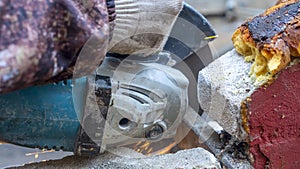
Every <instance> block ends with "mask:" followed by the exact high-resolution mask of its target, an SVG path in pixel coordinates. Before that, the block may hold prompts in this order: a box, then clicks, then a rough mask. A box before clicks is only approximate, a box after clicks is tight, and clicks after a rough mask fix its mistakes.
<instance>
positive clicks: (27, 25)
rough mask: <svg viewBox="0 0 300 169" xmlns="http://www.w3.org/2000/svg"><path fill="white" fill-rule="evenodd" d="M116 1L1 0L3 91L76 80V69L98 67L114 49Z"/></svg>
mask: <svg viewBox="0 0 300 169" xmlns="http://www.w3.org/2000/svg"><path fill="white" fill-rule="evenodd" d="M110 2H111V0H1V1H0V93H4V92H8V91H12V90H16V89H20V88H24V87H27V86H30V85H33V84H37V83H41V82H42V83H43V82H45V81H49V80H50V81H52V80H62V79H66V78H70V77H72V75H73V72H74V67H75V69H76V71H77V72H80V73H77V74H78V75H86V74H89V73H91V72H92V71H94V70H95V68H96V67H97V66H99V64H100V63H101V60H102V58H103V57H104V56H105V54H106V52H107V48H108V43H109V34H110V33H109V32H110V27H109V19H113V18H111V17H108V10H107V4H106V3H110ZM111 12H112V11H111ZM79 56H80V59H79V60H80V62H76V61H77V60H78V57H79Z"/></svg>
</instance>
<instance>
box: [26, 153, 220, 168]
mask: <svg viewBox="0 0 300 169" xmlns="http://www.w3.org/2000/svg"><path fill="white" fill-rule="evenodd" d="M115 151H118V153H123V154H127V157H120V156H117V155H114V154H113V153H105V154H103V155H100V156H98V157H95V158H82V157H76V156H70V157H66V158H64V159H62V160H59V161H49V162H44V163H38V164H30V165H26V166H24V167H20V168H23V169H26V168H28V169H32V168H45V169H51V168H78V169H80V168H82V169H83V168H93V169H102V168H103V169H104V168H105V169H117V168H122V169H127V168H128V169H140V168H143V169H156V168H157V169H159V168H161V169H162V168H170V169H175V168H186V169H204V168H206V169H218V168H220V164H219V163H218V162H217V159H216V158H215V157H214V156H213V155H212V154H211V153H209V152H208V151H206V150H204V149H202V148H196V149H190V150H183V151H179V152H177V153H176V154H167V155H160V156H154V157H144V156H142V155H141V154H138V153H136V152H134V151H132V150H128V149H118V150H115ZM129 157H130V158H129Z"/></svg>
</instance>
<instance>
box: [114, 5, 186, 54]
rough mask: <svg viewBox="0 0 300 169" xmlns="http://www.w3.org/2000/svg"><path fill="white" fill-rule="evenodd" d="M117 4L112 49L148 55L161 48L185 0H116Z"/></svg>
mask: <svg viewBox="0 0 300 169" xmlns="http://www.w3.org/2000/svg"><path fill="white" fill-rule="evenodd" d="M115 5H116V14H117V17H116V21H115V28H114V31H113V38H112V40H111V43H110V50H109V52H111V53H118V54H142V55H143V56H145V55H149V54H153V53H156V52H158V51H161V50H162V48H163V47H164V45H165V43H166V40H167V38H168V36H169V34H170V32H171V29H172V27H173V25H174V22H175V20H176V18H177V16H178V14H179V12H180V11H181V9H182V6H183V0H115Z"/></svg>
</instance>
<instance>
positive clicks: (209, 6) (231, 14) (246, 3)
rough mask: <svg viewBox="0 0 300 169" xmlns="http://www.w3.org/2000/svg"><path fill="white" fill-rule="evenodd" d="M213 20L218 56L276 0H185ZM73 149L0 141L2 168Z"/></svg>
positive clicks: (46, 157)
mask: <svg viewBox="0 0 300 169" xmlns="http://www.w3.org/2000/svg"><path fill="white" fill-rule="evenodd" d="M185 1H186V2H187V3H189V4H190V5H191V6H193V7H194V8H196V9H197V10H198V11H200V12H201V13H202V14H203V15H205V16H206V18H207V19H208V20H209V22H210V23H211V25H212V26H213V28H214V29H215V31H216V33H217V34H218V35H219V38H217V39H215V40H214V41H213V42H212V43H211V44H210V46H211V48H212V49H213V51H214V55H215V57H219V56H221V55H222V54H224V53H225V52H227V51H228V50H230V49H232V47H233V46H232V43H231V36H232V33H233V32H234V30H235V29H236V28H237V27H238V26H239V25H240V24H241V23H243V22H244V21H245V20H246V19H247V18H249V17H251V16H255V15H257V14H259V13H262V12H263V11H264V10H265V9H266V8H268V7H270V6H272V5H274V4H275V3H276V1H275V0H185ZM24 132H26V131H24ZM68 155H72V153H71V152H53V151H46V150H44V151H43V150H38V149H30V148H23V147H19V146H15V145H11V144H6V143H1V142H0V168H6V167H12V166H20V165H23V164H25V163H32V162H39V161H45V160H49V159H60V158H62V157H65V156H68Z"/></svg>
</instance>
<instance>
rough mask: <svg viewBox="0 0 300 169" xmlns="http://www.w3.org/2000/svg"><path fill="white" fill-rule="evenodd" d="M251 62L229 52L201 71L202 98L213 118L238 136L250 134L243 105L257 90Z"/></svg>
mask: <svg viewBox="0 0 300 169" xmlns="http://www.w3.org/2000/svg"><path fill="white" fill-rule="evenodd" d="M250 67H251V63H247V62H245V61H244V57H242V56H240V55H239V54H237V53H236V51H235V50H232V51H229V52H228V53H226V54H225V55H223V56H222V57H220V58H218V59H216V60H215V61H214V62H212V63H211V64H210V65H208V66H207V67H205V68H204V69H203V70H202V71H200V72H199V79H198V101H199V103H200V105H201V107H202V109H203V110H204V112H207V114H208V116H209V118H211V119H212V120H215V121H217V122H218V123H219V124H220V125H221V126H222V127H223V128H224V129H225V130H226V131H227V132H229V133H230V134H231V135H234V136H236V137H238V138H241V139H243V138H244V137H246V134H245V132H244V131H243V129H242V127H241V125H240V124H241V118H240V107H241V103H242V102H243V101H244V100H245V98H246V97H248V96H250V94H251V93H253V91H254V90H255V85H254V82H253V81H252V80H251V79H250V76H249V70H250Z"/></svg>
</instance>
